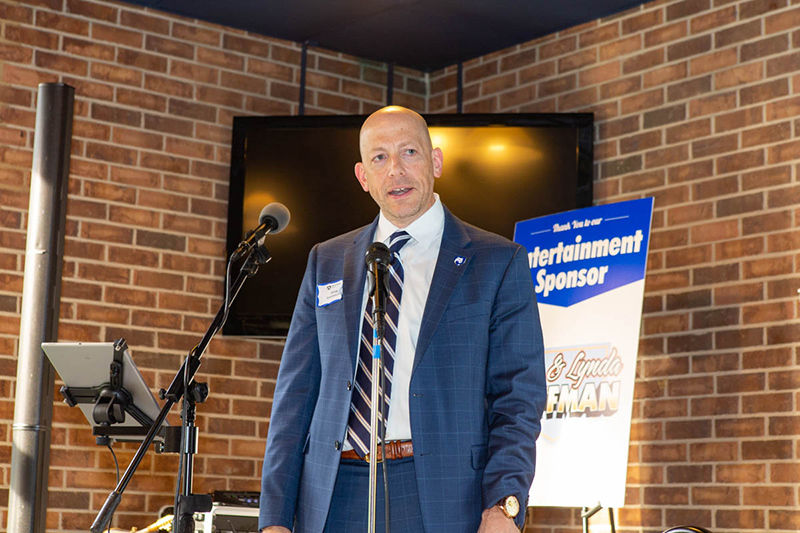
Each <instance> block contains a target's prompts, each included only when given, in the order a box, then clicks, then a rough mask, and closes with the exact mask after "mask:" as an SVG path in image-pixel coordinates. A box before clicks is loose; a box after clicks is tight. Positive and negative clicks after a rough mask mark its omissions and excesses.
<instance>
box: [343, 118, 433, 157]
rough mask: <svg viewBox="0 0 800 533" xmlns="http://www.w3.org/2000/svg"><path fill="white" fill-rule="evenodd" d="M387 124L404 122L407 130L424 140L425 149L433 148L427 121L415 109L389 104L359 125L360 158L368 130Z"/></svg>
mask: <svg viewBox="0 0 800 533" xmlns="http://www.w3.org/2000/svg"><path fill="white" fill-rule="evenodd" d="M387 124H404V125H405V126H406V127H407V128H408V129H409V130H411V131H413V133H414V134H415V135H418V136H419V138H420V139H422V140H423V141H424V142H425V149H426V151H427V152H430V151H431V150H432V149H433V145H432V144H431V135H430V133H429V132H428V123H427V122H425V119H424V118H422V115H420V114H419V113H417V112H416V111H412V110H411V109H408V108H407V107H402V106H399V105H390V106H386V107H382V108H380V109H378V110H377V111H375V112H374V113H372V114H371V115H370V116H368V117H367V119H366V120H365V121H364V123H363V124H362V125H361V133H360V134H359V138H358V141H359V150H360V151H361V159H362V160H363V159H364V156H365V154H364V141H365V137H367V136H368V135H369V133H370V131H372V130H374V129H376V128H383V127H386V125H387Z"/></svg>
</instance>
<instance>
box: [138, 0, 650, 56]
mask: <svg viewBox="0 0 800 533" xmlns="http://www.w3.org/2000/svg"><path fill="white" fill-rule="evenodd" d="M129 2H130V3H132V4H137V5H141V6H147V7H151V8H154V9H158V10H161V11H165V12H168V13H175V14H178V15H183V16H186V17H191V18H197V19H200V20H205V21H208V22H213V23H216V24H221V25H224V26H230V27H233V28H239V29H243V30H247V31H250V32H253V33H257V34H260V35H265V36H269V37H277V38H280V39H286V40H289V41H295V42H298V43H303V42H310V43H311V44H313V45H315V46H320V47H323V48H328V49H330V50H335V51H339V52H345V53H347V54H351V55H354V56H358V57H362V58H365V59H371V60H375V61H384V62H393V63H395V64H396V65H399V66H405V67H410V68H415V69H419V70H423V71H432V70H437V69H440V68H443V67H446V66H449V65H453V64H455V63H457V62H459V61H465V60H468V59H472V58H475V57H479V56H482V55H484V54H488V53H490V52H494V51H497V50H501V49H503V48H506V47H509V46H513V45H515V44H519V43H523V42H525V41H529V40H531V39H535V38H537V37H541V36H543V35H548V34H550V33H553V32H556V31H559V30H563V29H565V28H569V27H572V26H575V25H578V24H582V23H584V22H588V21H591V20H594V19H596V18H601V17H605V16H608V15H612V14H614V13H618V12H620V11H624V10H626V9H629V8H633V7H635V6H638V5H641V4H643V3H644V2H642V1H641V0H329V1H321V0H291V1H290V0H282V1H275V0H227V1H225V0H223V1H219V0H129Z"/></svg>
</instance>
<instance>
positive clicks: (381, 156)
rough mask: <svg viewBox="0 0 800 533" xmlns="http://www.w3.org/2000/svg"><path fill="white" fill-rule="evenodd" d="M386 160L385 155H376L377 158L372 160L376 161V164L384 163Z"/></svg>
mask: <svg viewBox="0 0 800 533" xmlns="http://www.w3.org/2000/svg"><path fill="white" fill-rule="evenodd" d="M384 159H386V156H385V155H383V154H379V155H376V156H375V157H373V158H372V160H373V161H375V162H376V163H378V162H380V161H383V160H384Z"/></svg>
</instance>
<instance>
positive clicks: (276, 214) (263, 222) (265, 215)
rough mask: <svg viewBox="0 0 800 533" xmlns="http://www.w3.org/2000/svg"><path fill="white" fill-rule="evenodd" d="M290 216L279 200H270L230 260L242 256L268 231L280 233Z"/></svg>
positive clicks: (287, 223)
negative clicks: (255, 226) (255, 224)
mask: <svg viewBox="0 0 800 533" xmlns="http://www.w3.org/2000/svg"><path fill="white" fill-rule="evenodd" d="M290 218H291V214H290V213H289V210H288V209H287V208H286V206H285V205H283V204H282V203H280V202H272V203H271V204H267V205H266V206H264V209H262V210H261V213H259V215H258V227H257V228H256V229H254V230H250V231H249V232H247V238H246V239H245V240H243V241H242V242H240V243H239V246H238V247H237V248H236V250H235V251H234V252H233V254H232V255H231V261H236V260H237V259H240V258H242V257H243V256H244V255H245V254H246V253H247V252H249V251H250V249H251V248H253V246H254V245H255V244H256V243H257V242H258V241H260V240H261V239H262V238H264V236H266V235H267V234H268V233H273V234H274V233H280V232H281V231H283V230H284V229H286V226H288V225H289V219H290Z"/></svg>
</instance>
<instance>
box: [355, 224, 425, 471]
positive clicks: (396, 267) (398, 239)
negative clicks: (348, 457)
mask: <svg viewBox="0 0 800 533" xmlns="http://www.w3.org/2000/svg"><path fill="white" fill-rule="evenodd" d="M410 239H411V235H409V234H408V233H406V232H405V231H396V232H394V233H393V234H392V235H391V237H390V238H389V253H390V255H391V261H390V264H389V297H388V298H387V301H386V319H385V324H386V326H385V328H384V332H383V344H382V348H383V354H384V357H383V367H384V372H385V374H386V394H385V395H380V394H379V396H382V397H383V398H384V402H383V409H382V411H380V412H381V413H382V414H383V416H378V435H379V436H380V435H384V429H385V428H384V419H385V418H386V415H387V414H388V413H389V402H390V396H391V392H392V369H393V368H394V350H395V344H396V341H397V317H398V316H399V314H400V301H401V299H402V297H403V265H402V263H401V262H400V255H399V252H400V249H401V248H402V247H403V246H405V244H406V243H407V242H408V241H409V240H410ZM372 306H373V304H372V298H369V299H368V300H367V307H366V309H364V319H363V323H362V326H361V339H360V347H359V351H358V368H357V369H356V378H355V386H354V390H353V400H352V403H351V405H350V416H349V419H348V422H347V438H348V440H349V441H350V444H351V445H352V446H353V448H354V449H355V450H356V452H357V453H358V455H359V456H361V457H365V456H366V455H367V454H368V453H369V442H370V439H369V423H370V410H371V401H370V392H371V390H372V344H373V334H374V330H373V325H372ZM378 379H380V376H378ZM379 392H380V390H379Z"/></svg>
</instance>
